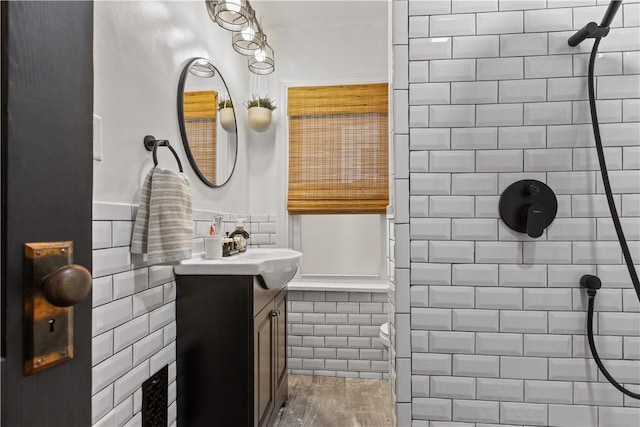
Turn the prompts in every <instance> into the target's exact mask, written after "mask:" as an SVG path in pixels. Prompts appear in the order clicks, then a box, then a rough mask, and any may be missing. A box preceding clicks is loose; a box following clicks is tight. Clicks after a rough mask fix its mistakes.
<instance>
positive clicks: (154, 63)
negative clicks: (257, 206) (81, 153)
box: [94, 0, 249, 212]
mask: <svg viewBox="0 0 640 427" xmlns="http://www.w3.org/2000/svg"><path fill="white" fill-rule="evenodd" d="M94 16H95V22H94V57H95V59H94V73H95V82H94V88H95V89H94V90H95V92H94V96H95V99H94V114H96V115H98V116H101V117H102V139H103V149H102V151H103V160H102V161H101V162H98V161H96V162H94V201H101V202H121V203H137V202H138V191H139V188H140V185H141V183H142V180H143V178H144V176H145V175H146V173H147V172H148V171H149V169H150V168H151V165H152V164H153V161H152V158H151V153H149V152H147V151H146V150H145V149H144V147H143V145H142V139H143V137H144V136H145V135H148V134H152V135H154V136H155V137H156V138H158V139H168V140H170V141H171V143H172V145H173V147H174V148H175V149H176V151H177V152H178V154H179V155H180V158H181V160H182V163H183V166H184V170H185V173H186V174H187V176H188V177H189V178H190V179H191V183H192V186H193V195H194V200H193V202H194V203H193V204H194V208H200V209H204V208H206V209H214V210H218V211H226V212H249V198H248V197H247V195H248V192H249V176H248V172H247V170H248V164H247V149H246V147H247V141H246V139H247V131H246V127H245V125H244V120H245V119H244V118H245V115H244V114H242V113H244V111H243V110H244V109H242V110H241V113H240V114H236V118H237V120H238V138H239V141H238V142H239V143H238V160H237V163H236V171H235V173H234V175H233V177H232V178H231V180H230V181H229V183H228V184H227V185H225V186H224V187H222V188H219V189H211V188H210V187H207V186H206V185H204V184H203V183H202V182H201V181H200V180H199V179H198V178H197V175H196V174H195V173H194V172H193V171H192V168H191V165H190V164H189V162H188V160H187V157H186V154H185V151H184V148H183V146H182V141H181V139H180V131H179V127H178V123H177V114H178V113H177V103H176V97H177V86H178V78H179V76H180V72H181V70H182V68H183V66H184V65H185V62H186V61H187V60H188V59H189V58H192V57H196V56H201V57H205V58H209V59H210V60H211V61H212V62H213V63H214V65H215V66H216V67H217V68H218V69H219V70H220V72H221V73H222V74H223V76H224V78H225V80H226V83H227V85H228V86H229V90H230V92H231V96H232V97H233V99H234V101H235V102H236V103H237V105H241V103H242V101H243V100H244V99H246V98H247V96H248V78H249V77H248V75H249V71H248V69H247V63H246V59H245V58H244V57H243V56H242V55H239V54H237V53H236V52H235V51H234V50H233V49H232V47H231V32H229V31H227V30H224V29H222V28H220V27H219V26H218V25H216V24H215V23H213V22H212V21H211V20H210V18H209V16H208V14H207V11H206V7H205V3H204V1H202V0H197V1H167V2H160V1H114V2H112V1H97V2H96V4H95V14H94ZM159 153H160V154H159V159H160V161H161V162H163V163H166V164H167V165H168V166H170V167H172V166H173V165H175V161H174V160H173V159H172V158H171V154H170V152H169V151H168V150H166V149H164V150H162V149H161V150H159Z"/></svg>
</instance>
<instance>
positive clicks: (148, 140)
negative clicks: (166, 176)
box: [144, 135, 183, 172]
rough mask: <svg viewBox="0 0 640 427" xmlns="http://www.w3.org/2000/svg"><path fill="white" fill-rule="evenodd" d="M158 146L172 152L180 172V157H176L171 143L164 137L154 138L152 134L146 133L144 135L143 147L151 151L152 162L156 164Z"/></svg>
mask: <svg viewBox="0 0 640 427" xmlns="http://www.w3.org/2000/svg"><path fill="white" fill-rule="evenodd" d="M158 147H167V148H168V149H169V150H171V152H172V153H173V156H174V157H175V158H176V162H178V168H180V172H183V170H182V162H180V157H178V153H176V150H174V149H173V147H172V146H171V144H170V143H169V141H168V140H166V139H156V138H155V137H154V136H153V135H147V136H145V137H144V148H146V149H147V151H153V164H154V165H156V166H158V154H157V153H156V152H157V151H158Z"/></svg>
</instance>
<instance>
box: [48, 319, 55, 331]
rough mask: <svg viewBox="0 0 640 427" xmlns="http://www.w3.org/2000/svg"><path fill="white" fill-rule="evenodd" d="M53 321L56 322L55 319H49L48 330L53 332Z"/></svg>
mask: <svg viewBox="0 0 640 427" xmlns="http://www.w3.org/2000/svg"><path fill="white" fill-rule="evenodd" d="M54 323H56V319H49V332H53V328H54V326H53V324H54Z"/></svg>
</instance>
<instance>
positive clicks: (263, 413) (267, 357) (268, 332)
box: [253, 303, 275, 427]
mask: <svg viewBox="0 0 640 427" xmlns="http://www.w3.org/2000/svg"><path fill="white" fill-rule="evenodd" d="M273 317H274V316H273V303H270V304H268V305H267V306H266V307H265V308H264V309H262V311H261V312H260V313H258V314H257V315H256V317H255V318H254V319H253V331H254V332H253V357H254V361H253V366H254V378H253V384H254V389H253V393H254V406H253V411H254V425H255V426H260V427H262V426H266V425H267V424H268V422H269V418H270V417H271V411H272V410H273V406H274V404H275V402H274V400H275V395H274V394H275V393H274V392H275V390H274V375H273V355H274V354H273V321H272V318H273Z"/></svg>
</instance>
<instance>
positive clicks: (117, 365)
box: [91, 202, 388, 427]
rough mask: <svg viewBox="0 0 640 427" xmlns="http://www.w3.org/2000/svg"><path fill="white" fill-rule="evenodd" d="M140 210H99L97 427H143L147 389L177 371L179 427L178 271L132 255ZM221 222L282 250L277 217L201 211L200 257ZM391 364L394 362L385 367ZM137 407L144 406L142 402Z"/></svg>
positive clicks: (104, 206)
mask: <svg viewBox="0 0 640 427" xmlns="http://www.w3.org/2000/svg"><path fill="white" fill-rule="evenodd" d="M135 212H136V206H134V205H128V204H121V203H105V202H94V203H93V277H94V279H93V313H92V314H93V325H92V326H93V334H92V335H93V338H92V344H91V347H92V366H93V369H92V394H93V396H92V399H91V402H92V423H93V425H94V426H109V427H112V426H123V425H140V424H141V415H140V410H141V406H142V403H141V402H142V391H141V390H142V389H141V386H142V383H143V382H144V381H145V380H146V379H147V378H149V377H150V376H151V375H153V374H155V373H156V372H157V371H158V370H159V369H160V368H162V367H163V366H164V365H166V364H168V365H169V402H168V403H169V424H170V425H172V426H175V425H176V405H177V403H176V382H175V380H176V349H175V339H176V323H175V318H176V315H175V298H176V289H175V287H176V285H175V279H174V276H173V267H171V266H148V265H147V263H146V262H145V261H144V260H143V259H142V258H141V257H140V256H139V255H132V254H131V253H130V252H129V246H130V244H131V231H132V225H133V218H135ZM214 215H222V216H223V218H224V230H225V231H232V230H233V229H235V224H236V220H237V219H238V218H246V219H247V221H246V222H245V227H246V228H247V230H248V231H249V233H250V235H251V236H250V239H249V244H251V245H252V246H255V247H260V246H261V247H270V246H275V242H276V240H275V233H276V228H275V215H251V216H249V215H241V214H229V213H216V212H213V211H205V210H194V212H193V217H194V221H195V224H194V225H195V227H194V230H195V235H194V241H193V250H194V252H203V251H204V236H206V235H208V233H209V225H210V223H211V219H212V218H213V216H214ZM385 363H388V362H385ZM136 402H137V403H136Z"/></svg>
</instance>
